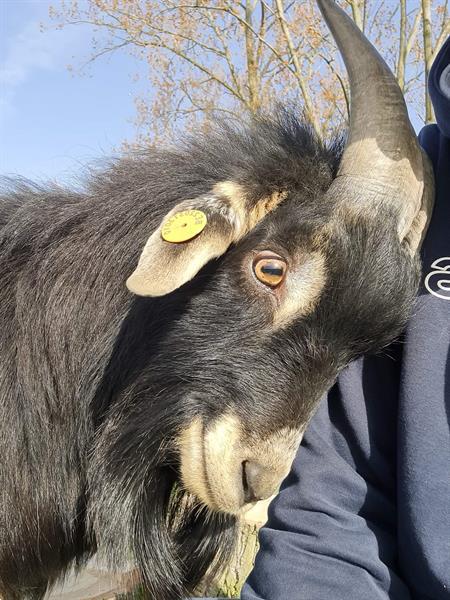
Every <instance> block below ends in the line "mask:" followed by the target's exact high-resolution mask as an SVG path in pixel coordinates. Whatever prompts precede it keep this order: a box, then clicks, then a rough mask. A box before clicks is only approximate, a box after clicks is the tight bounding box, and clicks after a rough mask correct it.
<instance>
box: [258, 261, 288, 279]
mask: <svg viewBox="0 0 450 600" xmlns="http://www.w3.org/2000/svg"><path fill="white" fill-rule="evenodd" d="M261 271H262V272H263V273H264V274H266V275H269V276H270V275H271V276H272V277H282V275H283V269H282V268H281V267H278V266H277V265H274V264H272V265H271V264H268V265H264V266H263V267H261Z"/></svg>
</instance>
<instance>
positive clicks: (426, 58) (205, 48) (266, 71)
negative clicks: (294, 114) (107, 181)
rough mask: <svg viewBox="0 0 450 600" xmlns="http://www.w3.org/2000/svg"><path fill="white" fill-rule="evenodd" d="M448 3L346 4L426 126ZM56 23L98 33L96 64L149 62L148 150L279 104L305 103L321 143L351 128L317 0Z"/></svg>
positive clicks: (193, 6)
mask: <svg viewBox="0 0 450 600" xmlns="http://www.w3.org/2000/svg"><path fill="white" fill-rule="evenodd" d="M447 3H448V0H420V2H419V0H414V1H413V3H412V4H413V6H411V5H410V6H409V7H408V6H407V4H408V3H407V0H395V1H394V2H392V0H391V1H389V2H388V1H387V0H342V5H343V7H344V8H346V9H347V10H349V11H350V13H351V15H352V17H353V19H354V20H355V22H356V23H357V25H358V27H360V28H361V29H362V30H364V31H365V33H366V35H369V37H370V38H371V39H372V40H373V41H374V42H375V43H376V44H377V45H378V46H379V47H380V48H381V50H382V52H383V54H384V55H385V57H386V59H387V60H388V62H389V63H390V64H391V66H392V68H393V69H394V70H395V71H396V73H397V76H398V80H399V83H400V86H401V88H402V89H403V90H404V92H405V94H406V96H407V97H408V100H409V101H410V103H411V104H412V106H413V108H414V110H415V111H416V112H417V113H418V114H419V115H423V118H424V121H425V120H426V121H430V120H431V118H432V114H431V105H430V104H429V101H428V100H427V102H426V105H424V101H423V98H425V97H426V95H425V93H424V88H425V86H424V81H425V77H426V76H427V74H428V71H429V67H430V65H431V62H432V60H433V57H434V55H435V54H436V51H437V49H438V46H439V45H440V44H442V42H443V41H444V40H445V37H446V35H448V33H450V30H449V20H448V8H447ZM51 15H52V17H53V19H55V20H56V22H57V23H58V24H59V25H69V24H71V25H77V24H85V25H86V24H88V25H91V26H92V27H93V28H95V30H96V31H97V32H98V33H97V37H96V38H95V37H94V39H93V53H92V56H91V57H90V60H91V61H92V60H96V59H98V58H100V57H101V56H103V55H105V54H107V53H111V52H119V51H124V50H128V51H130V52H132V53H133V54H134V55H135V56H136V58H137V59H139V60H141V61H146V63H147V65H148V69H147V72H148V78H149V87H151V89H152V90H153V91H154V93H153V94H152V95H151V99H150V95H149V96H148V97H139V98H137V99H136V102H137V108H138V110H137V114H138V117H137V124H138V125H139V126H140V131H141V137H144V138H146V139H148V140H150V141H151V140H154V139H156V138H157V137H158V136H160V135H162V134H167V133H168V132H170V131H173V130H174V129H177V128H178V127H179V126H180V125H181V124H182V125H183V126H184V127H186V126H192V125H194V124H195V125H196V126H198V125H199V124H201V123H203V122H204V121H205V116H211V114H213V113H219V112H221V113H225V114H227V115H228V116H229V117H231V118H236V119H239V118H241V117H242V115H243V114H244V113H254V112H256V111H258V110H259V109H260V108H262V107H267V106H269V105H271V104H273V102H274V101H276V100H282V101H283V102H286V101H288V102H289V101H295V100H300V104H301V105H302V106H303V107H304V112H305V114H306V116H307V118H308V119H309V121H310V122H311V124H312V126H313V128H314V129H315V130H316V131H317V133H318V134H319V135H325V134H326V133H328V132H329V131H330V130H332V129H333V128H335V127H336V126H337V125H338V124H339V123H340V122H342V120H343V119H346V118H347V115H348V95H347V81H346V76H345V75H344V74H343V70H341V66H340V64H339V62H338V60H337V54H336V50H335V48H334V45H333V44H332V43H331V41H330V38H329V34H328V33H327V32H326V30H325V28H324V27H323V25H322V19H321V18H320V15H319V13H318V11H317V8H316V6H315V2H314V1H313V0H302V1H301V2H296V1H292V0H291V1H289V0H242V1H241V2H237V1H235V0H186V1H184V2H183V1H181V2H175V1H173V0H133V1H130V0H87V2H84V3H78V2H77V1H76V0H67V1H63V0H62V1H61V2H60V3H59V4H57V5H55V6H53V7H52V10H51ZM421 29H422V32H423V35H422V37H421V36H420V35H419V34H420V30H421ZM98 34H100V35H98Z"/></svg>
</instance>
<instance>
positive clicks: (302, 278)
mask: <svg viewBox="0 0 450 600" xmlns="http://www.w3.org/2000/svg"><path fill="white" fill-rule="evenodd" d="M326 275H327V271H326V267H325V257H324V255H323V254H322V253H321V252H311V253H309V254H308V255H307V256H306V258H305V259H304V260H301V259H300V261H299V263H298V265H296V266H295V265H294V267H293V268H291V269H289V271H288V273H287V276H286V280H285V284H284V287H285V289H284V291H283V294H282V296H281V299H280V305H279V307H278V309H277V310H276V311H275V315H274V323H275V324H276V325H277V326H284V325H286V324H289V323H290V322H291V321H293V320H294V319H295V318H296V317H299V316H305V315H307V314H309V313H310V312H311V311H313V310H314V307H315V306H316V304H317V302H318V300H319V298H320V295H321V293H322V290H323V288H324V287H325V283H326V279H327V277H326Z"/></svg>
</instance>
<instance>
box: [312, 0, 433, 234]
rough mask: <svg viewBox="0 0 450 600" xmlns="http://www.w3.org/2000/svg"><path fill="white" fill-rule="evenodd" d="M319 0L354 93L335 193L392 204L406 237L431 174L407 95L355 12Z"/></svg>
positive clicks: (373, 205) (360, 201) (365, 202)
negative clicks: (353, 16) (357, 21)
mask: <svg viewBox="0 0 450 600" xmlns="http://www.w3.org/2000/svg"><path fill="white" fill-rule="evenodd" d="M317 2H318V5H319V8H320V10H321V12H322V15H323V17H324V19H325V21H326V23H327V25H328V27H329V29H330V31H331V33H332V34H333V37H334V39H335V41H336V43H337V45H338V48H339V50H340V52H341V55H342V57H343V59H344V63H345V66H346V69H347V73H348V76H349V81H350V94H351V110H350V130H349V137H348V141H347V144H346V147H345V150H344V154H343V157H342V162H341V165H340V168H339V171H338V175H337V177H336V179H335V180H334V182H333V184H332V186H331V188H330V192H331V191H332V193H333V195H334V197H335V198H336V197H339V198H341V199H342V200H343V201H347V200H349V201H350V202H358V205H359V206H361V207H363V206H364V205H365V206H366V207H367V208H368V209H369V210H371V209H373V208H375V209H377V208H379V206H380V204H381V205H385V206H386V205H388V206H390V207H392V208H393V209H394V211H395V213H396V214H397V215H398V219H399V222H398V232H399V236H400V239H403V238H404V237H405V235H406V234H407V232H408V231H409V230H410V228H411V225H412V223H413V221H414V218H415V217H416V215H417V214H418V212H419V210H420V207H421V201H422V194H423V191H424V179H425V178H427V173H428V170H427V166H425V165H424V159H423V155H422V151H421V149H420V147H419V143H418V141H417V137H416V135H415V133H414V130H413V128H412V126H411V123H410V121H409V118H408V112H407V109H406V104H405V100H404V98H403V94H402V92H401V90H400V87H399V85H398V83H397V81H396V79H395V77H394V75H393V74H392V72H391V70H390V69H389V67H388V66H387V64H386V63H385V62H384V60H383V59H382V58H381V56H380V55H379V54H378V52H377V51H376V50H375V48H374V47H373V46H372V44H371V43H370V42H369V40H368V39H367V38H366V37H365V36H364V35H363V33H362V32H361V31H360V30H359V28H358V27H357V26H356V24H355V23H354V22H353V21H352V20H351V19H350V17H349V16H347V14H346V13H345V12H344V11H343V10H342V9H341V8H339V7H338V6H337V5H336V3H335V2H334V1H333V0H317ZM425 160H426V159H425ZM363 210H364V208H363Z"/></svg>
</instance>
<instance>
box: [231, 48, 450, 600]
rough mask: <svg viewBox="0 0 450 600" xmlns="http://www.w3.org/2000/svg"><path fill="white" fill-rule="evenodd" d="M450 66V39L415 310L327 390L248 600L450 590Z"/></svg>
mask: <svg viewBox="0 0 450 600" xmlns="http://www.w3.org/2000/svg"><path fill="white" fill-rule="evenodd" d="M449 64H450V38H449V39H448V40H447V42H446V44H445V45H444V46H443V48H442V49H441V51H440V53H439V55H438V57H437V59H436V61H435V63H434V65H433V68H432V70H431V73H430V79H429V90H430V95H431V99H432V102H433V105H434V109H435V114H436V118H437V125H429V126H426V127H425V128H424V129H423V130H422V132H421V134H420V143H421V145H422V146H423V148H424V149H425V151H426V152H427V153H428V155H429V156H430V158H431V160H432V162H433V165H434V170H435V176H436V185H437V190H436V199H435V208H434V210H433V215H432V220H431V224H430V228H429V231H428V234H427V238H426V240H425V243H424V246H423V248H422V259H423V279H422V286H421V289H420V293H419V297H418V300H417V304H416V308H415V311H414V315H413V317H412V318H411V320H410V322H409V325H408V327H407V330H406V332H405V336H404V339H403V340H402V343H397V344H394V345H393V346H392V347H390V348H389V349H388V351H387V352H385V353H384V354H383V355H382V356H377V357H370V358H365V359H363V360H359V361H357V362H355V363H353V364H351V365H350V367H349V368H348V369H347V370H346V371H344V372H343V373H342V374H341V376H340V377H339V380H338V382H337V383H336V385H335V386H334V387H333V388H332V390H331V391H330V392H329V393H328V395H327V397H325V398H324V399H323V400H322V402H321V404H320V407H319V410H318V412H317V413H316V415H315V417H314V418H313V420H312V422H311V424H310V426H309V427H308V430H307V433H306V435H305V438H304V440H303V442H302V445H301V447H300V450H299V452H298V455H297V457H296V460H295V462H294V465H293V469H292V472H291V474H290V475H289V477H288V478H287V479H286V481H285V482H284V484H283V486H282V490H281V492H280V494H279V495H278V497H277V498H276V499H275V500H274V502H273V503H272V504H271V506H270V509H269V520H268V523H267V525H266V526H265V527H264V528H263V529H262V530H261V532H260V544H261V548H260V551H259V553H258V555H257V558H256V564H255V567H254V570H253V571H252V573H251V574H250V577H249V579H248V580H247V583H246V584H245V586H244V589H243V591H242V596H241V598H242V600H256V599H264V600H387V599H388V598H389V599H395V600H419V599H420V600H425V599H427V600H430V599H433V600H444V599H445V600H449V599H450V98H449V97H446V95H445V94H444V93H443V91H442V90H441V89H440V87H439V79H440V76H441V74H442V71H443V70H444V69H445V68H446V67H447V66H448V65H449ZM374 318H376V315H374Z"/></svg>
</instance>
